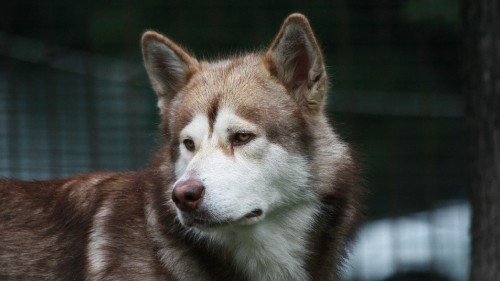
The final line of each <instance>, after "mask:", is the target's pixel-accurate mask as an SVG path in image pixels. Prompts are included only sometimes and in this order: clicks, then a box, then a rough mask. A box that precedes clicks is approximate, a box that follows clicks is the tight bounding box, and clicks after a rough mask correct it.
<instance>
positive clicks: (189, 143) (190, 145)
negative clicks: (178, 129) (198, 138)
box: [182, 139, 195, 151]
mask: <svg viewBox="0 0 500 281" xmlns="http://www.w3.org/2000/svg"><path fill="white" fill-rule="evenodd" d="M182 143H183V144H184V147H186V149H187V150H189V151H194V147H195V146H194V141H193V140H192V139H185V140H183V141H182Z"/></svg>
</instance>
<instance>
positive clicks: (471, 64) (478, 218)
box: [463, 0, 500, 281]
mask: <svg viewBox="0 0 500 281" xmlns="http://www.w3.org/2000/svg"><path fill="white" fill-rule="evenodd" d="M463 8H464V23H465V51H466V55H467V56H466V61H465V75H466V83H465V93H466V97H467V108H466V114H467V116H466V122H467V127H468V136H469V140H468V141H469V146H470V152H471V156H472V158H471V164H472V166H471V171H472V178H471V183H470V185H469V188H470V196H471V197H470V199H471V204H472V209H473V217H472V229H471V236H472V252H471V255H472V256H471V258H472V263H471V273H470V274H471V280H472V281H498V280H500V266H499V264H500V205H499V202H500V125H499V124H500V2H499V1H498V0H465V1H464V7H463Z"/></svg>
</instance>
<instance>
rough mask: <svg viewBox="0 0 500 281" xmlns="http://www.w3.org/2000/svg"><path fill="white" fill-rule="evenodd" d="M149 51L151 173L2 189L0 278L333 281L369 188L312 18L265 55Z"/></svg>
mask: <svg viewBox="0 0 500 281" xmlns="http://www.w3.org/2000/svg"><path fill="white" fill-rule="evenodd" d="M142 50H143V55H144V64H145V67H146V70H147V72H148V75H149V78H150V80H151V83H152V86H153V88H154V90H155V92H156V94H157V96H158V106H159V109H160V112H161V119H162V126H161V130H162V134H163V136H164V144H163V147H162V148H161V149H160V151H159V152H158V153H157V155H156V156H155V158H154V160H153V161H152V164H151V165H150V167H149V168H147V169H145V170H143V171H138V172H129V173H90V174H85V175H80V176H75V177H70V178H66V179H60V180H53V181H34V182H24V181H16V180H0V280H140V281H146V280H179V281H184V280H197V281H198V280H219V281H220V280H238V281H241V280H249V281H250V280H259V281H264V280H272V281H276V280H288V281H290V280H314V281H319V280H338V278H339V268H340V265H341V263H342V261H343V258H344V257H345V255H346V246H347V243H348V241H349V239H350V237H351V236H352V234H353V232H354V229H355V225H356V221H357V220H358V218H359V216H360V215H359V214H360V211H359V205H358V200H359V196H360V188H359V186H358V171H357V166H356V163H355V161H354V159H353V156H352V152H351V150H350V148H349V146H348V145H347V144H346V143H344V142H343V141H342V140H341V139H340V138H339V137H338V136H337V135H336V134H335V132H334V131H333V129H332V128H331V126H330V124H329V122H328V121H327V118H326V116H325V113H324V107H325V96H326V94H327V84H328V83H327V74H326V68H325V65H324V61H323V55H322V52H321V50H320V48H319V46H318V43H317V42H316V39H315V37H314V34H313V31H312V29H311V27H310V25H309V23H308V20H307V19H306V18H305V17H304V16H303V15H300V14H292V15H290V16H289V17H288V18H287V19H286V20H285V22H284V23H283V26H282V27H281V30H280V31H279V33H278V35H277V36H276V38H275V39H274V41H273V43H272V44H271V46H270V48H269V49H268V50H267V51H265V52H262V53H250V54H246V55H242V56H237V57H231V58H228V59H223V60H217V61H208V62H207V61H198V60H196V59H195V58H194V57H192V56H191V55H189V54H188V53H187V52H186V51H184V50H183V49H182V48H181V47H179V46H178V45H176V44H175V43H174V42H172V41H171V40H170V39H168V38H166V37H164V36H163V35H160V34H158V33H156V32H153V31H148V32H146V33H144V35H143V37H142Z"/></svg>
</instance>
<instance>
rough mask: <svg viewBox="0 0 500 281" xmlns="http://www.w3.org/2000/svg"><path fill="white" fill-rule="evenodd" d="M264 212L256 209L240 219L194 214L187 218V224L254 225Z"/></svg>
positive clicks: (209, 225)
mask: <svg viewBox="0 0 500 281" xmlns="http://www.w3.org/2000/svg"><path fill="white" fill-rule="evenodd" d="M263 214H264V211H263V210H262V209H254V210H252V211H251V212H249V213H247V214H246V215H244V216H243V217H241V218H238V219H218V218H213V217H212V216H210V215H206V214H203V215H192V216H189V217H188V218H185V225H186V226H189V227H191V226H193V227H199V228H216V227H223V226H241V225H252V224H254V223H256V222H258V221H259V220H260V219H261V217H262V216H263Z"/></svg>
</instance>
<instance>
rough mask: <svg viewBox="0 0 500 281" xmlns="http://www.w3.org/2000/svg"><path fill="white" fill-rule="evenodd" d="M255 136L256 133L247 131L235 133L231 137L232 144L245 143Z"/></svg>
mask: <svg viewBox="0 0 500 281" xmlns="http://www.w3.org/2000/svg"><path fill="white" fill-rule="evenodd" d="M254 137H255V135H254V134H252V133H247V132H241V133H235V134H234V135H232V137H231V144H232V145H233V146H238V145H243V144H246V143H248V142H249V141H251V140H252V139H253V138H254Z"/></svg>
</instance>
